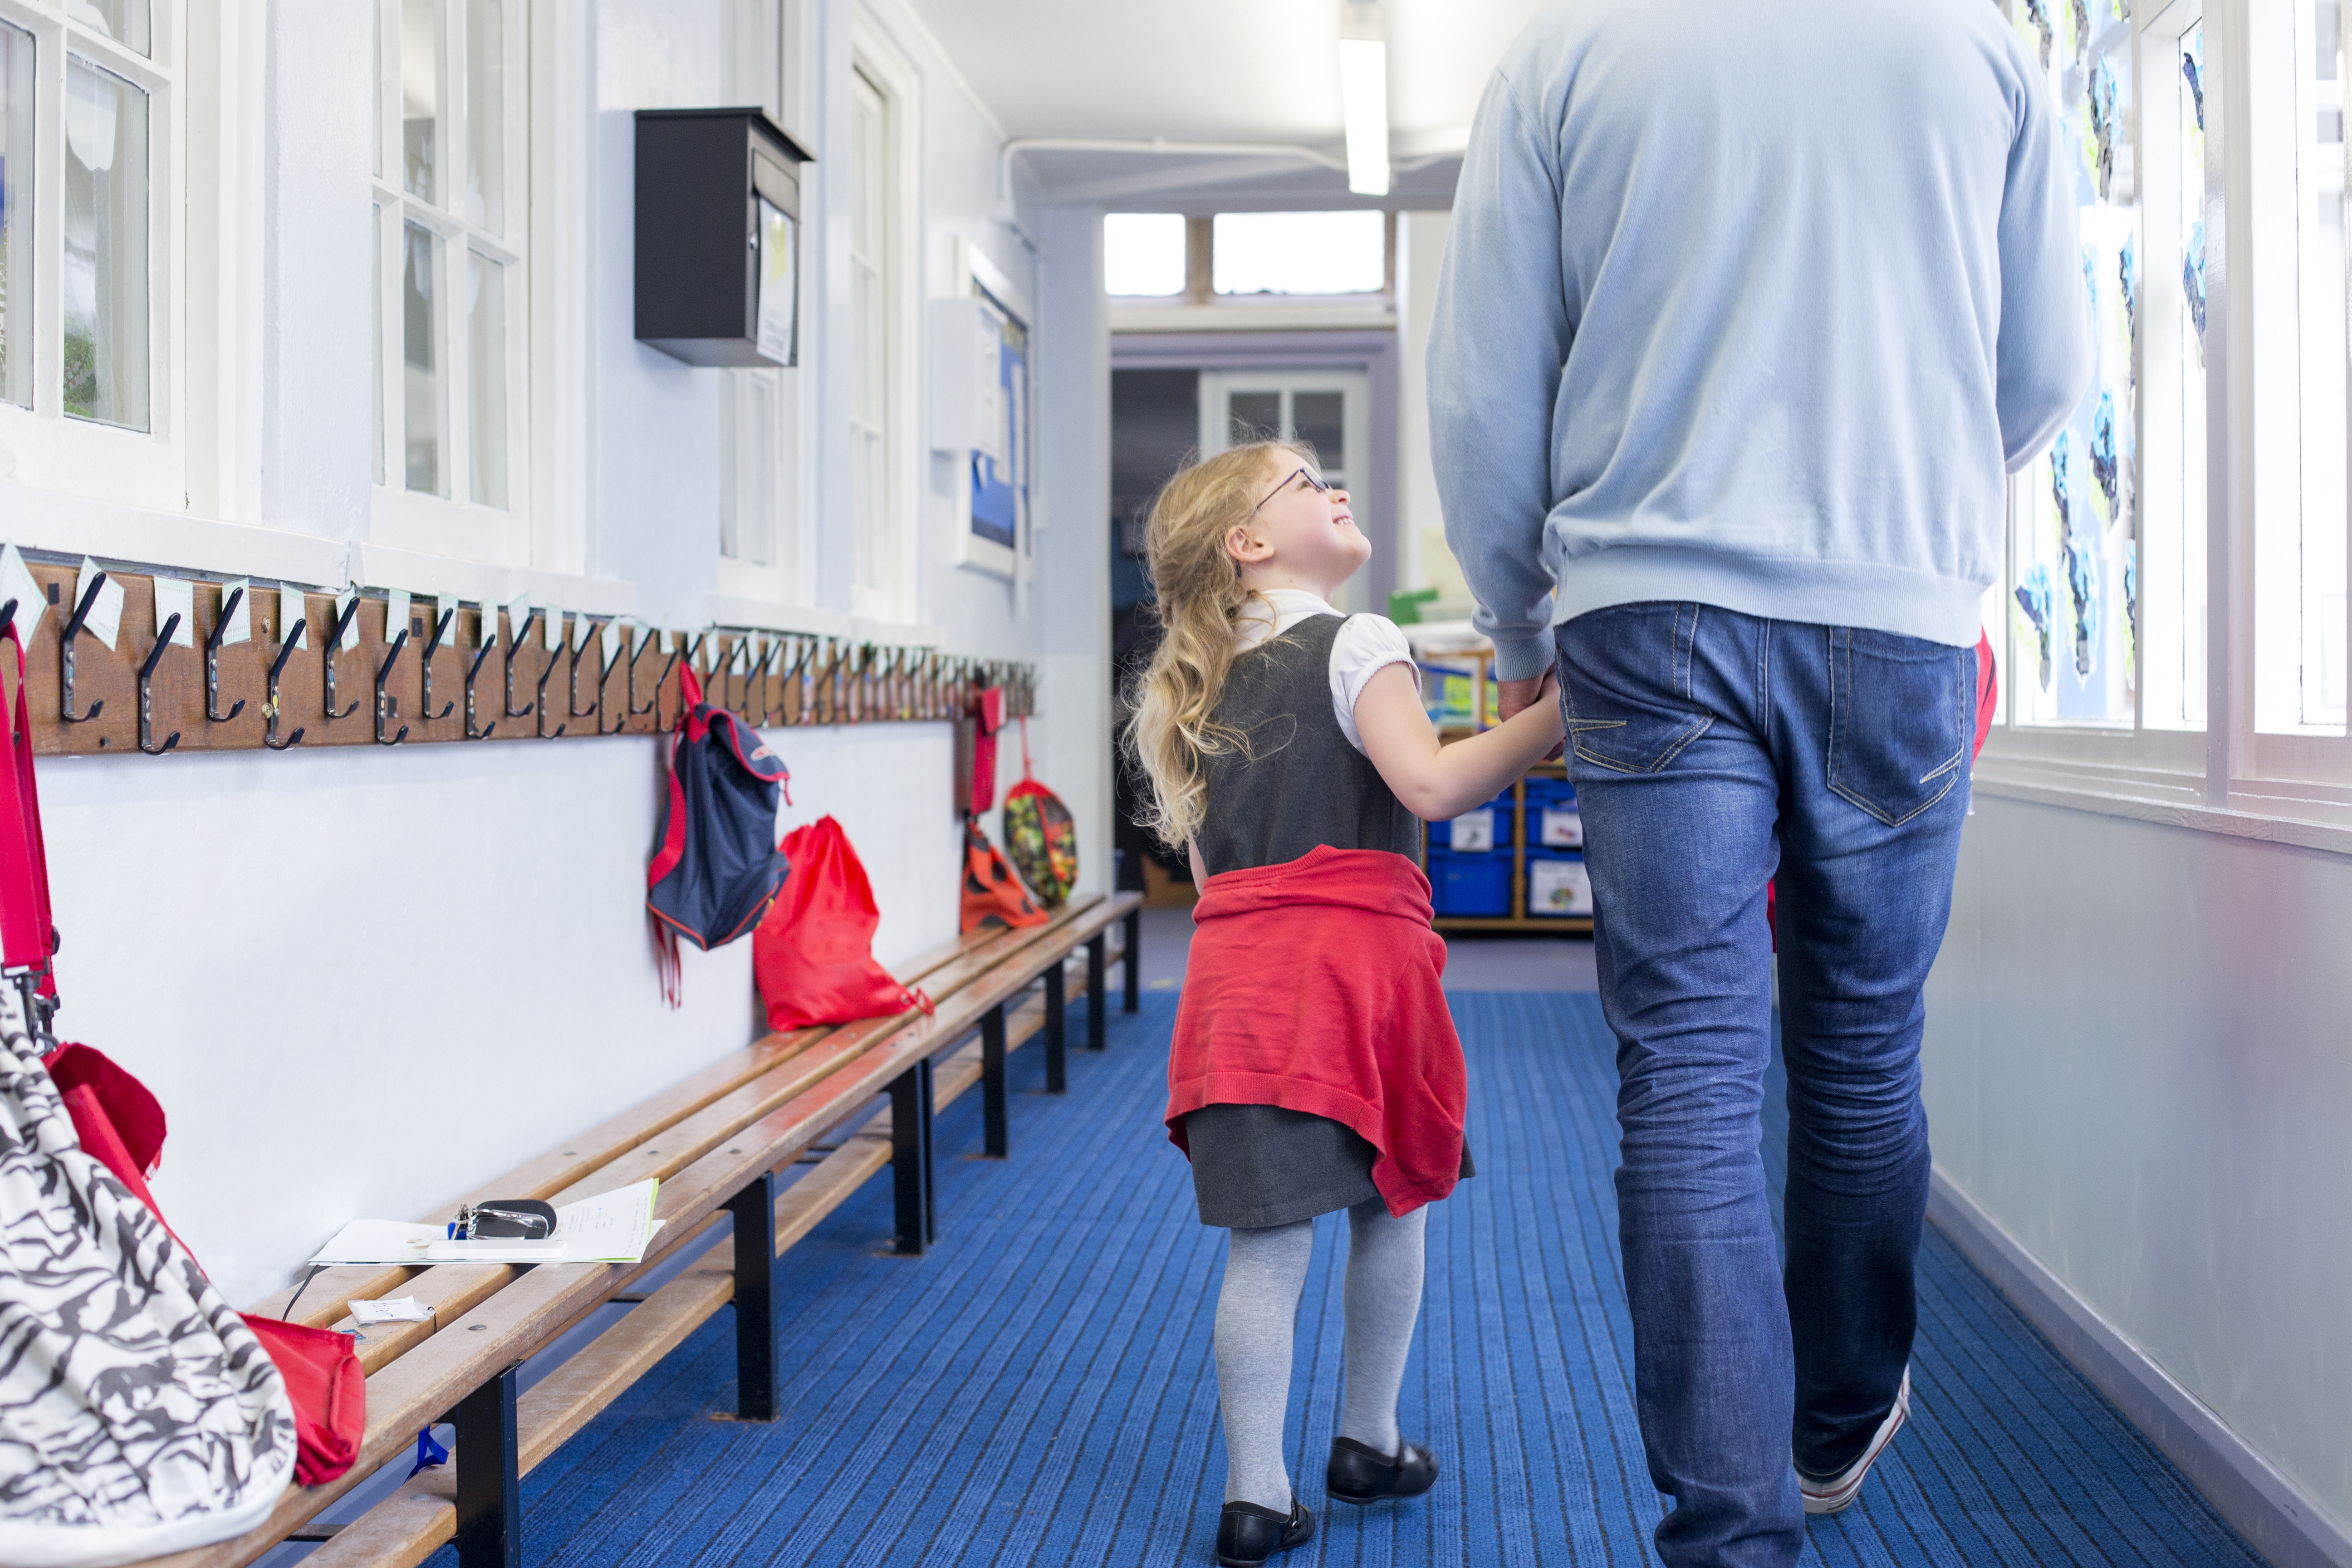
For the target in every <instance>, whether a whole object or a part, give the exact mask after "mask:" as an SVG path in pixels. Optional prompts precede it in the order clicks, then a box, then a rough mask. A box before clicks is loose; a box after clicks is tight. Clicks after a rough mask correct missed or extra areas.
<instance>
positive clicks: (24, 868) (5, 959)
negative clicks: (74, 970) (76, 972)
mask: <svg viewBox="0 0 2352 1568" xmlns="http://www.w3.org/2000/svg"><path fill="white" fill-rule="evenodd" d="M6 646H7V648H8V651H9V652H10V653H11V654H13V655H14V656H15V661H16V702H15V704H14V705H13V710H12V711H11V712H10V714H9V722H8V730H7V735H6V742H7V747H8V755H7V757H6V759H5V762H0V965H5V966H6V967H7V968H10V969H25V968H35V969H39V970H41V971H43V973H42V977H41V987H40V988H41V994H43V995H45V996H54V995H56V994H57V986H56V984H55V982H54V981H52V980H51V979H50V978H49V976H48V974H47V968H48V962H49V954H50V953H51V952H53V951H54V950H55V948H56V942H55V931H54V930H53V928H52V926H51V924H50V920H49V868H48V859H47V855H46V854H45V853H44V851H43V849H42V847H41V803H40V796H39V795H38V794H37V792H36V791H35V789H34V787H33V722H32V717H31V714H30V712H29V710H27V708H26V702H25V647H24V644H23V643H22V642H20V641H19V640H18V637H17V628H16V626H15V625H14V624H13V623H11V625H10V626H9V627H8V629H7V632H6Z"/></svg>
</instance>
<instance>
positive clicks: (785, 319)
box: [636, 109, 814, 365]
mask: <svg viewBox="0 0 2352 1568" xmlns="http://www.w3.org/2000/svg"><path fill="white" fill-rule="evenodd" d="M813 162H814V159H812V158H811V157H810V156H809V154H808V153H807V151H806V150H805V149H803V147H802V146H801V144H800V143H799V142H795V141H793V139H792V138H791V137H790V136H788V135H786V134H785V133H784V132H783V131H782V128H780V127H779V126H778V125H777V124H776V122H775V121H772V120H770V119H769V118H768V117H767V115H766V114H765V113H763V112H762V111H761V110H757V109H641V110H637V276H636V289H637V307H636V308H637V341H638V342H644V343H649V344H651V345H652V346H653V347H655V348H657V349H659V350H661V351H662V352H663V353H667V354H674V355H676V356H677V358H679V359H682V360H684V361H686V363H688V364H713V365H788V364H797V363H800V216H801V180H800V165H802V164H803V163H813Z"/></svg>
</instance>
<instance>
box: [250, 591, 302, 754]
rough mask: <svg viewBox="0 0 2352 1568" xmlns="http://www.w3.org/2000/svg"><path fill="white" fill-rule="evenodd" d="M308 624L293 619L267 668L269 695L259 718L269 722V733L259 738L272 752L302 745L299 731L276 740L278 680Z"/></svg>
mask: <svg viewBox="0 0 2352 1568" xmlns="http://www.w3.org/2000/svg"><path fill="white" fill-rule="evenodd" d="M309 625H310V619H309V617H307V616H295V617H294V624H293V625H292V626H288V627H287V628H286V640H285V641H284V642H283V643H281V644H279V645H278V657H277V658H276V659H274V660H272V661H271V663H270V666H269V695H268V696H267V697H265V698H263V699H262V702H261V716H262V717H263V718H265V719H267V720H268V721H269V732H268V734H266V735H264V736H262V737H261V743H262V744H263V745H265V746H267V747H268V748H269V749H270V750H271V751H273V752H284V751H289V750H291V749H292V748H294V747H296V746H299V745H300V744H301V743H302V731H300V730H299V729H298V730H296V731H294V732H293V733H292V734H291V735H289V736H287V737H286V739H284V740H283V741H281V740H279V739H278V677H279V676H281V675H283V674H285V673H286V661H287V660H288V659H289V658H293V657H294V650H295V649H296V648H298V647H301V646H302V628H303V627H305V626H309Z"/></svg>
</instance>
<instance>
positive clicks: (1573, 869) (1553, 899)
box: [1528, 848, 1592, 920]
mask: <svg viewBox="0 0 2352 1568" xmlns="http://www.w3.org/2000/svg"><path fill="white" fill-rule="evenodd" d="M1591 912H1592V879H1591V876H1590V875H1589V874H1587V872H1586V871H1585V869H1584V856H1583V854H1582V853H1581V852H1580V851H1576V850H1559V849H1533V848H1531V849H1529V850H1528V916H1529V917H1530V918H1542V919H1547V920H1549V919H1558V918H1561V917H1565V916H1570V915H1589V914H1591Z"/></svg>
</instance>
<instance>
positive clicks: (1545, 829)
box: [1528, 778, 1584, 849]
mask: <svg viewBox="0 0 2352 1568" xmlns="http://www.w3.org/2000/svg"><path fill="white" fill-rule="evenodd" d="M1583 847H1584V818H1583V816H1582V815H1581V814H1580V813H1579V812H1578V810H1577V808H1576V785H1574V784H1570V782H1569V781H1568V780H1566V779H1554V778H1533V779H1529V780H1528V848H1530V849H1581V848H1583Z"/></svg>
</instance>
